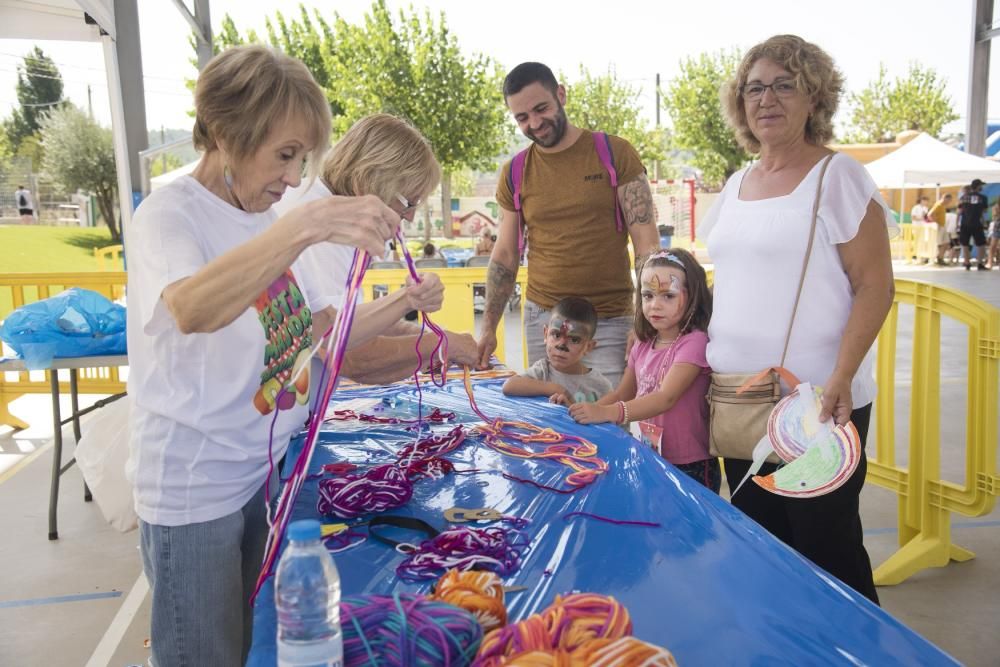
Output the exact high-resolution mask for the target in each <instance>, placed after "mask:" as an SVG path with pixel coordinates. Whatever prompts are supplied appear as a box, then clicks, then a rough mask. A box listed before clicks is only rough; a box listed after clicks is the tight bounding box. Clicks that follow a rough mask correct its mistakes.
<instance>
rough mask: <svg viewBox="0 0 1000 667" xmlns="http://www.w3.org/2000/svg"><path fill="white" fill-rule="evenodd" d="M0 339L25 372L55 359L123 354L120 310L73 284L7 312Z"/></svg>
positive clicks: (123, 342) (122, 322)
mask: <svg viewBox="0 0 1000 667" xmlns="http://www.w3.org/2000/svg"><path fill="white" fill-rule="evenodd" d="M0 340H3V341H4V342H5V343H7V344H8V345H10V347H11V348H12V349H13V350H14V352H16V353H17V354H18V356H19V357H21V358H22V359H24V363H25V365H26V366H27V367H28V368H29V369H30V370H42V369H45V368H48V367H49V366H50V365H51V363H52V360H53V359H54V358H62V357H91V356H95V355H103V354H109V355H110V354H125V352H126V347H125V308H124V307H123V306H119V305H118V304H116V303H113V302H112V301H110V300H108V299H107V297H104V296H102V295H101V294H98V293H97V292H94V291H93V290H88V289H81V288H79V287H73V288H71V289H68V290H66V291H65V292H62V293H60V294H57V295H55V296H54V297H51V298H48V299H43V300H41V301H36V302H34V303H29V304H27V305H25V306H21V307H20V308H18V309H17V310H15V311H14V312H12V313H11V314H10V315H8V316H7V319H6V320H4V321H3V324H0Z"/></svg>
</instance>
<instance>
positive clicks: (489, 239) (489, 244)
mask: <svg viewBox="0 0 1000 667" xmlns="http://www.w3.org/2000/svg"><path fill="white" fill-rule="evenodd" d="M496 242H497V235H496V234H494V233H493V230H492V229H490V228H489V227H488V226H484V227H483V231H482V232H481V233H480V234H479V240H478V241H477V242H476V255H477V256H478V255H489V254H490V253H492V252H493V244H495V243H496Z"/></svg>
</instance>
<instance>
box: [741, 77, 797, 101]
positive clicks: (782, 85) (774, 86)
mask: <svg viewBox="0 0 1000 667" xmlns="http://www.w3.org/2000/svg"><path fill="white" fill-rule="evenodd" d="M768 88H770V89H771V92H773V93H774V94H775V95H776V96H777V97H792V96H793V95H795V94H796V93H797V92H799V89H798V88H797V87H796V86H795V82H794V81H785V80H780V81H775V82H773V83H768V84H763V83H746V84H743V87H742V88H740V94H742V95H743V99H745V100H749V101H751V102H755V101H757V100H759V99H760V98H762V97H764V91H765V90H767V89H768Z"/></svg>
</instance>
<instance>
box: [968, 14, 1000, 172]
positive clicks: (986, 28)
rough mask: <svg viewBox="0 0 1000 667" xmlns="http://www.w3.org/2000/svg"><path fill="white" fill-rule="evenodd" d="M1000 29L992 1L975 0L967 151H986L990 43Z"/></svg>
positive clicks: (975, 152)
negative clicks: (994, 22) (996, 24)
mask: <svg viewBox="0 0 1000 667" xmlns="http://www.w3.org/2000/svg"><path fill="white" fill-rule="evenodd" d="M997 34H998V31H997V30H995V29H994V28H993V0H976V4H975V7H974V9H973V12H972V50H971V54H970V56H969V111H968V114H966V126H965V152H966V153H969V154H970V155H980V156H981V155H984V154H985V153H986V113H987V96H988V93H989V89H990V42H991V40H992V39H993V38H994V37H996V36H997Z"/></svg>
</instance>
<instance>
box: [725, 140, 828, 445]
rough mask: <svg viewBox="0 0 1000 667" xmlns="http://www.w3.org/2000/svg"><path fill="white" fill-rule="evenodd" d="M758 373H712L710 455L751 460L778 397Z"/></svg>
mask: <svg viewBox="0 0 1000 667" xmlns="http://www.w3.org/2000/svg"><path fill="white" fill-rule="evenodd" d="M832 157H833V155H829V156H827V157H826V158H824V160H823V166H822V167H821V168H820V172H819V182H818V183H817V184H816V199H815V201H813V209H812V225H811V227H810V229H809V243H808V244H807V245H806V255H805V258H804V259H803V261H802V274H801V275H800V276H799V289H798V291H797V292H796V294H795V303H794V304H793V305H792V318H791V320H790V321H789V323H788V331H787V333H786V334H785V347H784V349H783V350H782V351H781V362H780V363H779V364H778V367H779V368H782V367H784V365H785V355H786V354H788V341H789V340H791V337H792V326H793V325H794V324H795V313H796V311H797V310H798V308H799V299H800V297H801V296H802V284H803V283H804V282H805V278H806V269H807V268H808V267H809V255H811V254H812V246H813V239H814V238H815V236H816V217H817V214H818V213H819V196H820V191H821V189H822V187H823V176H824V175H825V174H826V168H827V166H829V164H830V159H831V158H832ZM760 374H761V373H746V374H744V373H712V381H711V384H710V385H709V388H708V396H707V398H708V406H709V409H708V449H709V453H710V454H711V455H712V456H722V457H725V458H731V459H745V460H747V461H750V460H753V449H754V447H756V446H757V443H758V442H759V441H760V439H761V438H762V437H763V436H764V434H765V433H766V432H767V418H768V417H769V416H770V415H771V410H773V409H774V406H775V405H776V404H777V403H778V401H779V400H780V399H781V381H780V379H779V374H778V372H777V371H771V372H770V373H766V374H765V375H764V377H762V378H755V376H758V375H760ZM748 383H749V384H748ZM744 385H746V386H744ZM767 461H768V462H769V463H777V462H778V458H777V457H776V456H775V455H774V454H771V455H770V456H768V458H767Z"/></svg>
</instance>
